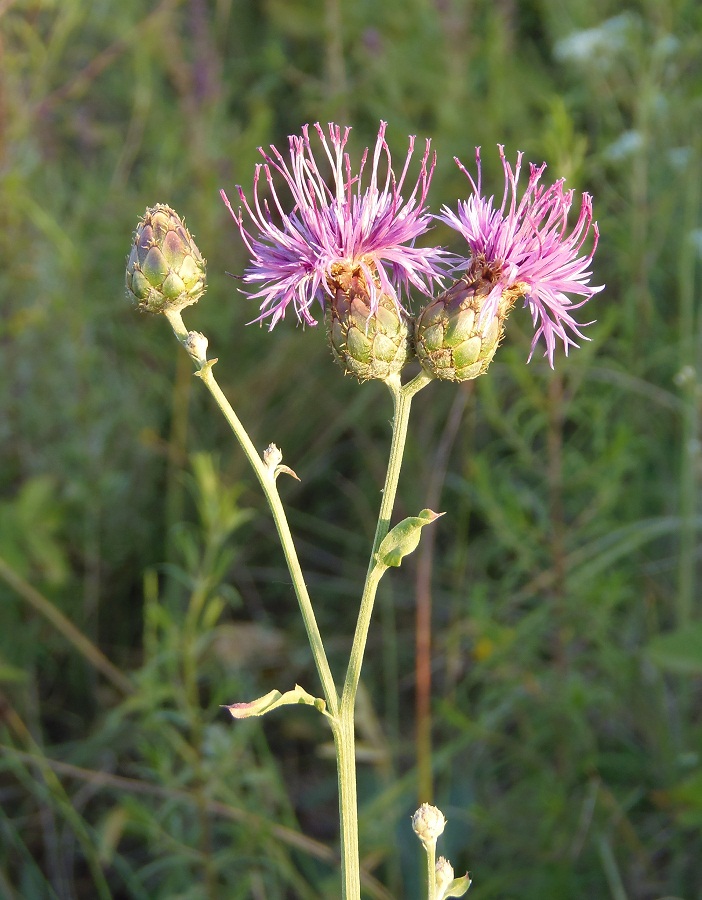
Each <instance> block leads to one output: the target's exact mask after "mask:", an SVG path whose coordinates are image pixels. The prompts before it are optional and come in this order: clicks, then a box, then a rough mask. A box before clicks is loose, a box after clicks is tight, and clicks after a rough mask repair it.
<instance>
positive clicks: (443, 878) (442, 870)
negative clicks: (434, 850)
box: [434, 856, 453, 897]
mask: <svg viewBox="0 0 702 900" xmlns="http://www.w3.org/2000/svg"><path fill="white" fill-rule="evenodd" d="M434 871H435V872H436V895H437V897H443V896H444V893H445V891H446V888H447V887H448V886H449V885H450V884H451V882H452V881H453V866H452V865H451V863H450V862H449V861H448V860H447V859H446V857H445V856H440V857H439V858H438V859H437V861H436V866H435V868H434Z"/></svg>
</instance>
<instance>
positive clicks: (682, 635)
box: [646, 622, 702, 675]
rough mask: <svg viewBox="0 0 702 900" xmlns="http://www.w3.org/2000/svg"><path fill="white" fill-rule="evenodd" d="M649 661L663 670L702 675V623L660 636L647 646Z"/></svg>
mask: <svg viewBox="0 0 702 900" xmlns="http://www.w3.org/2000/svg"><path fill="white" fill-rule="evenodd" d="M646 653H647V655H648V657H649V659H650V660H651V661H652V662H654V663H655V664H656V665H658V666H660V667H661V668H662V669H667V670H668V671H669V672H679V673H681V674H683V675H702V622H695V623H694V624H692V625H686V626H685V628H679V629H678V630H676V631H671V632H669V633H668V634H660V635H658V636H657V637H655V638H653V640H651V641H649V643H648V644H647V646H646Z"/></svg>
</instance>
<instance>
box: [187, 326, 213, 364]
mask: <svg viewBox="0 0 702 900" xmlns="http://www.w3.org/2000/svg"><path fill="white" fill-rule="evenodd" d="M208 344H209V341H208V340H207V338H206V337H205V335H204V334H201V333H200V332H199V331H189V332H188V336H187V338H186V339H185V349H186V350H187V351H188V353H189V354H190V356H191V357H192V359H194V360H195V362H196V363H198V364H199V365H200V366H204V365H205V363H206V362H207V346H208Z"/></svg>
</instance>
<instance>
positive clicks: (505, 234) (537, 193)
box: [436, 145, 604, 368]
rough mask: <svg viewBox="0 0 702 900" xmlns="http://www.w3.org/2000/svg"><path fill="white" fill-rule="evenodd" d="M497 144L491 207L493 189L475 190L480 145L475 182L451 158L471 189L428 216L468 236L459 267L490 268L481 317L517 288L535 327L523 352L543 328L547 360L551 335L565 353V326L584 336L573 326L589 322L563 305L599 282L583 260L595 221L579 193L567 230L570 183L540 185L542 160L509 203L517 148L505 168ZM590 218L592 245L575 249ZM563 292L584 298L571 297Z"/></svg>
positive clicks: (589, 257)
mask: <svg viewBox="0 0 702 900" xmlns="http://www.w3.org/2000/svg"><path fill="white" fill-rule="evenodd" d="M498 146H499V148H500V157H501V159H502V167H503V169H504V173H505V189H504V194H503V196H502V203H501V205H500V207H499V209H496V208H495V207H494V197H490V198H489V199H487V200H486V199H485V198H484V197H483V196H482V195H481V189H482V184H481V181H482V171H481V163H480V148H479V147H477V148H476V153H475V157H476V162H477V167H478V181H477V184H476V182H475V181H474V180H473V177H472V176H471V175H470V173H469V172H468V171H467V170H466V168H465V167H464V166H463V165H462V163H461V162H460V160H459V159H455V161H456V164H457V165H458V167H459V168H460V169H461V171H462V172H463V173H464V174H465V175H466V176H467V177H468V179H469V181H470V183H471V185H472V187H473V193H472V195H471V196H470V197H468V199H467V200H465V201H462V200H459V202H458V212H457V213H454V212H453V211H452V210H451V209H449V208H448V207H447V206H444V207H443V208H442V213H443V215H440V216H437V217H436V218H438V219H440V220H441V221H443V222H446V224H447V225H450V226H451V228H454V229H455V230H456V231H458V232H459V233H460V234H462V235H463V237H464V238H465V239H466V241H467V242H468V246H469V248H470V253H471V258H470V259H469V260H466V262H465V263H464V264H462V265H461V266H459V269H467V270H468V274H469V275H470V272H471V267H472V268H474V269H475V270H476V271H480V272H482V273H485V272H486V271H489V272H490V281H491V285H492V286H491V288H490V292H489V294H488V296H487V298H486V300H485V305H484V306H483V309H482V313H481V319H482V320H483V321H485V322H490V320H491V319H492V318H493V317H494V315H495V314H496V313H497V310H498V304H499V302H500V298H501V297H502V296H503V294H504V293H505V292H507V291H509V292H510V293H511V294H512V295H513V296H514V297H517V296H519V295H523V296H524V305H525V306H528V307H529V309H530V311H531V316H532V321H533V325H534V328H535V329H536V330H535V334H534V339H533V341H532V343H531V351H530V353H529V359H531V357H532V355H533V353H534V349H535V347H536V344H537V342H538V340H539V338H540V337H542V336H543V339H544V343H545V344H546V350H545V353H544V355H545V356H547V357H548V361H549V363H550V365H551V368H553V353H554V350H555V346H556V339H559V340H561V341H563V347H564V349H565V353H566V356H567V355H568V348H569V347H577V346H578V345H577V344H576V342H575V341H574V340H573V338H572V336H571V334H573V335H576V336H577V337H579V338H582V339H584V340H589V338H586V337H585V336H584V335H583V334H581V332H580V330H579V329H580V328H582V327H584V325H591V324H592V323H591V322H587V323H584V324H578V323H577V322H576V321H575V320H574V319H573V317H572V315H571V312H572V310H574V309H577V308H578V307H580V306H582V305H583V304H584V303H586V302H587V301H588V300H589V299H590V298H591V297H592V296H593V295H594V294H596V293H598V292H599V291H601V290H602V289H603V287H604V285H602V286H600V287H590V286H589V281H590V276H591V274H592V273H591V272H590V271H589V267H590V263H591V262H592V258H593V256H594V253H595V250H596V248H597V242H598V240H599V230H598V227H597V223H596V222H594V223H593V221H592V198H591V197H590V195H589V194H583V197H582V201H581V204H580V215H579V217H578V221H577V222H576V224H575V227H574V228H573V229H572V231H571V232H570V234H568V232H567V219H568V213H569V211H570V208H571V206H572V203H573V191H572V190H568V191H566V190H564V188H563V185H564V179H560V180H559V181H556V182H555V183H554V184H552V185H550V186H548V187H547V186H546V185H542V184H539V181H540V179H541V176H542V174H543V172H544V170H545V168H546V164H545V163H544V164H543V165H541V166H538V167H537V166H535V165H533V164H530V167H529V168H530V172H529V183H528V184H527V188H526V191H525V192H524V196H523V197H522V199H521V201H520V202H519V204H517V182H518V181H519V174H520V170H521V165H522V156H523V154H522V153H519V154H518V155H517V164H516V166H515V168H514V170H512V167H511V165H510V164H509V163H508V162H507V161H506V159H505V153H504V147H503V146H502V145H498ZM591 226H592V231H593V234H594V241H593V247H592V250H591V251H590V252H589V253H583V254H582V255H580V253H581V250H582V247H583V244H584V242H585V240H586V238H587V235H588V233H589V231H590V227H591ZM567 294H575V295H577V296H580V297H583V298H584V299H582V300H580V301H579V302H577V303H573V302H572V301H571V300H570V299H569V298H568V296H567ZM569 332H570V333H569Z"/></svg>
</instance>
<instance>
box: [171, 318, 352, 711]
mask: <svg viewBox="0 0 702 900" xmlns="http://www.w3.org/2000/svg"><path fill="white" fill-rule="evenodd" d="M166 315H167V318H168V320H169V322H170V323H171V326H172V328H173V331H174V333H175V335H176V337H177V338H178V339H179V340H180V341H181V343H183V344H185V342H186V341H187V339H188V336H189V332H188V331H187V329H186V328H185V325H184V324H183V320H182V318H181V316H180V313H167V314H166ZM186 349H187V346H186ZM193 359H194V361H195V364H196V365H197V366H199V371H197V372H196V373H195V374H196V375H197V376H198V377H199V378H200V379H201V381H202V382H203V383H204V384H205V386H206V387H207V389H208V391H209V392H210V393H211V394H212V396H213V398H214V400H215V402H216V404H217V406H219V408H220V410H221V412H222V415H223V416H224V418H225V419H226V420H227V422H228V423H229V427H230V428H231V429H232V431H233V432H234V436H235V437H236V439H237V440H238V441H239V444H240V445H241V448H242V450H243V451H244V454H245V455H246V458H247V459H248V461H249V463H250V464H251V468H252V469H253V470H254V472H255V473H256V477H257V478H258V480H259V482H260V484H261V487H262V488H263V493H264V494H265V495H266V500H267V501H268V505H269V507H270V510H271V513H272V515H273V521H274V522H275V527H276V530H277V531H278V537H279V538H280V543H281V545H282V547H283V553H284V554H285V561H286V563H287V564H288V570H289V572H290V578H291V579H292V583H293V588H294V589H295V595H296V597H297V601H298V604H299V606H300V612H301V613H302V618H303V621H304V623H305V629H306V631H307V637H308V640H309V642H310V648H311V649H312V656H313V657H314V661H315V665H316V667H317V672H318V674H319V678H320V681H321V682H322V688H323V690H324V699H325V700H326V703H327V708H328V710H329V713H330V714H331V715H332V716H336V715H337V713H338V710H339V695H338V693H337V690H336V685H335V684H334V678H333V677H332V673H331V669H330V667H329V661H328V660H327V655H326V653H325V651H324V645H323V643H322V636H321V634H320V632H319V626H318V625H317V619H316V618H315V615H314V609H313V608H312V601H311V599H310V596H309V593H308V592H307V585H306V584H305V579H304V575H303V574H302V569H301V567H300V561H299V560H298V558H297V551H296V550H295V544H294V542H293V538H292V534H291V532H290V526H289V525H288V520H287V517H286V515H285V510H284V509H283V504H282V502H281V500H280V496H279V494H278V489H277V486H276V474H275V472H274V471H273V470H272V469H270V468H269V467H268V466H267V465H266V464H265V463H264V462H263V460H262V459H261V457H260V456H259V454H258V451H257V450H256V448H255V447H254V445H253V443H252V441H251V438H250V437H249V435H248V433H247V432H246V429H245V428H244V426H243V425H242V424H241V422H240V421H239V418H238V416H237V415H236V413H235V412H234V410H233V409H232V406H231V404H230V403H229V401H228V400H227V398H226V397H225V395H224V393H223V392H222V389H221V388H220V386H219V385H218V384H217V381H216V379H215V377H214V374H213V372H212V366H213V365H214V363H216V362H217V360H216V359H215V360H210V361H209V362H203V361H201V360H198V359H195V357H193Z"/></svg>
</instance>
